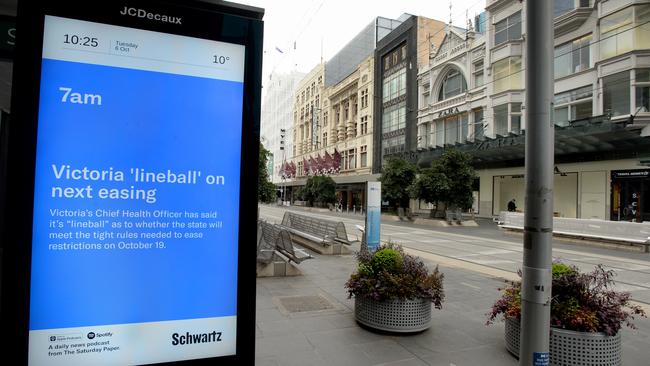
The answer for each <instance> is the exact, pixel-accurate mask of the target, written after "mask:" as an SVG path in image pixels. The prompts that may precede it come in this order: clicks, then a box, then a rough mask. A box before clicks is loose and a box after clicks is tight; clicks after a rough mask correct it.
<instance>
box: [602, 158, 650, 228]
mask: <svg viewBox="0 0 650 366" xmlns="http://www.w3.org/2000/svg"><path fill="white" fill-rule="evenodd" d="M611 207H612V212H611V218H612V220H613V221H636V222H642V221H648V220H650V170H649V169H638V170H613V171H612V206H611Z"/></svg>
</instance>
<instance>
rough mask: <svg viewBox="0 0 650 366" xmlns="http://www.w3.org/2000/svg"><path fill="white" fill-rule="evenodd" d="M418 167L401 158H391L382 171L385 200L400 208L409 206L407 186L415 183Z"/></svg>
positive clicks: (382, 191)
mask: <svg viewBox="0 0 650 366" xmlns="http://www.w3.org/2000/svg"><path fill="white" fill-rule="evenodd" d="M416 173H417V167H416V166H415V165H414V164H412V163H410V162H408V161H406V160H404V159H401V158H389V159H388V161H387V162H386V164H385V165H384V166H383V168H382V171H381V177H380V178H379V181H380V182H381V193H382V196H383V198H384V199H385V200H388V202H389V203H390V204H391V205H392V206H394V207H396V208H398V207H408V206H409V193H408V190H407V188H408V187H409V186H410V185H411V184H412V183H413V180H414V179H415V174H416Z"/></svg>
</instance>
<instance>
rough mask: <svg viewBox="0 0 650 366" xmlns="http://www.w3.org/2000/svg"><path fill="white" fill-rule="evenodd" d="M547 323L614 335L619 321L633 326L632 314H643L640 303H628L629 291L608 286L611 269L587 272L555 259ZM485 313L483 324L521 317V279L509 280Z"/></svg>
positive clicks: (597, 267) (601, 268)
mask: <svg viewBox="0 0 650 366" xmlns="http://www.w3.org/2000/svg"><path fill="white" fill-rule="evenodd" d="M519 274H520V276H521V272H519ZM552 274H553V283H552V286H553V289H552V298H551V326H553V327H557V328H562V329H568V330H573V331H578V332H602V333H605V334H607V335H616V333H618V331H619V330H620V329H621V327H622V326H623V324H625V325H626V326H628V327H630V328H632V329H636V327H635V326H634V324H632V321H633V320H634V316H635V315H638V316H642V317H645V316H646V315H645V312H644V311H643V309H641V307H639V306H637V305H633V304H631V303H630V293H628V292H617V291H614V290H612V289H611V288H612V286H613V285H614V272H613V271H611V270H610V271H608V270H605V269H604V268H603V266H602V265H600V264H599V265H597V266H596V268H595V269H594V270H593V271H592V272H589V273H580V271H579V270H578V268H577V267H575V266H569V265H566V264H563V263H559V262H556V263H554V264H553V268H552ZM499 290H500V291H502V295H501V298H500V299H498V300H497V301H496V302H495V303H494V305H493V306H492V310H491V311H490V312H489V313H488V314H487V316H488V321H487V324H488V325H489V324H492V323H493V322H494V321H495V320H496V319H497V318H498V317H499V316H503V318H515V319H518V320H520V319H521V282H519V281H514V282H510V283H509V284H508V285H507V286H506V288H504V289H499Z"/></svg>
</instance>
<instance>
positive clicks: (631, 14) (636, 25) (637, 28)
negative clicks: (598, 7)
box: [600, 4, 650, 60]
mask: <svg viewBox="0 0 650 366" xmlns="http://www.w3.org/2000/svg"><path fill="white" fill-rule="evenodd" d="M649 22H650V4H643V5H636V6H630V7H627V8H625V9H623V10H620V11H618V12H616V13H614V14H611V15H608V16H606V17H604V18H602V19H601V20H600V59H601V60H603V59H607V58H610V57H614V56H617V55H620V54H623V53H626V52H629V51H632V50H640V49H648V48H650V37H648V34H649V33H650V24H649Z"/></svg>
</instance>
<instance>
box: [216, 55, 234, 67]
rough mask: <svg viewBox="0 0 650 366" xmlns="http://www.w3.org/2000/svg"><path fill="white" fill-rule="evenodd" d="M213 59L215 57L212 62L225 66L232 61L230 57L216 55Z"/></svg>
mask: <svg viewBox="0 0 650 366" xmlns="http://www.w3.org/2000/svg"><path fill="white" fill-rule="evenodd" d="M213 57H214V59H213V60H212V62H213V63H215V64H219V65H223V64H225V63H226V62H228V60H230V57H229V56H219V55H214V56H213Z"/></svg>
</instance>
